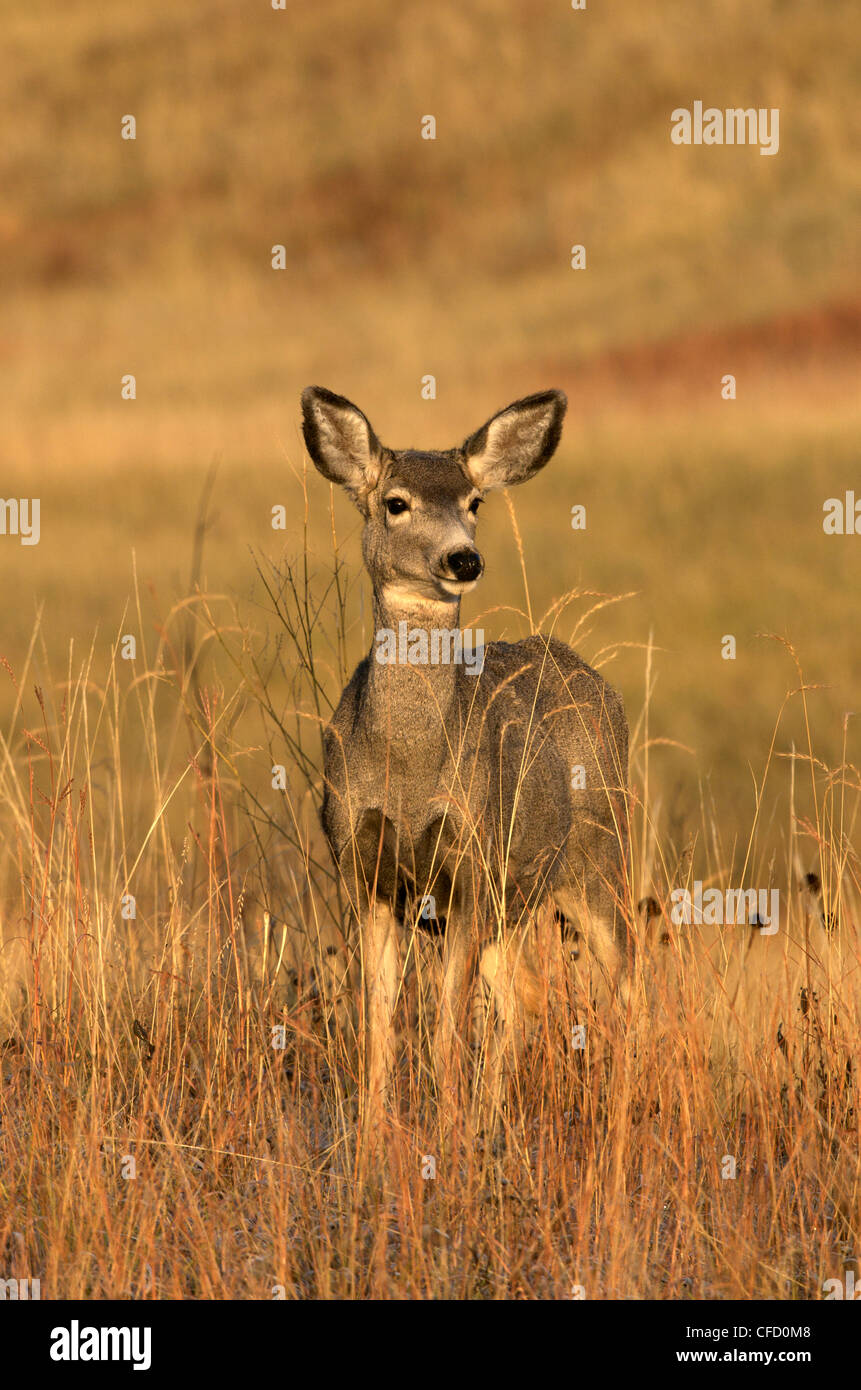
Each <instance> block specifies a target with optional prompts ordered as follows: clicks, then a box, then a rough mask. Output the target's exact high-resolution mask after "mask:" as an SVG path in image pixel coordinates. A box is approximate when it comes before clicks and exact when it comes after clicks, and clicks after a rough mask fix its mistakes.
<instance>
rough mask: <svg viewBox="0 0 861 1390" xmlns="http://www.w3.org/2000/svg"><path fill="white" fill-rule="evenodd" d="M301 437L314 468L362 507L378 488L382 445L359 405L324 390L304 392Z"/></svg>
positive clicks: (323, 388) (308, 388)
mask: <svg viewBox="0 0 861 1390" xmlns="http://www.w3.org/2000/svg"><path fill="white" fill-rule="evenodd" d="M302 433H303V434H304V436H305V446H306V448H307V450H308V453H309V454H310V455H311V458H312V460H313V462H314V464H315V466H316V467H317V468H318V469H319V470H320V472H321V473H322V474H323V477H324V478H328V479H329V482H330V483H338V484H339V486H341V487H343V488H346V490H347V492H349V494H350V496H351V497H352V498H353V500H354V501H355V502H358V503H359V505H360V506H361V505H362V504H363V502H364V499H365V497H366V496H367V495H368V493H369V492H371V491H372V489H373V488H374V487H375V486H376V482H377V479H378V477H379V472H380V453H381V451H380V441H379V440H378V439H377V436H376V435H375V434H374V431H373V430H372V429H371V426H370V423H369V421H368V420H367V419H366V418H365V416H364V415H363V414H362V412H361V410H360V409H359V407H358V406H357V405H353V403H352V401H348V400H347V399H346V397H345V396H336V395H335V393H334V391H327V390H326V388H325V387H324V386H307V387H306V388H305V390H304V391H303V392H302Z"/></svg>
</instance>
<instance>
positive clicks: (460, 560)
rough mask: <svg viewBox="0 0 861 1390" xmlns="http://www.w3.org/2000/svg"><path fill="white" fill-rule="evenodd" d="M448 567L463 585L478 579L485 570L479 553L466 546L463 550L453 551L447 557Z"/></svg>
mask: <svg viewBox="0 0 861 1390" xmlns="http://www.w3.org/2000/svg"><path fill="white" fill-rule="evenodd" d="M446 565H447V567H448V568H449V570H451V573H452V574H453V575H454V577H455V579H456V580H457V581H458V582H459V583H461V584H468V583H469V581H470V580H471V579H477V578H478V576H479V575H480V574H481V571H482V568H483V566H482V562H481V556H480V555H479V553H478V551H477V550H473V549H472V547H471V546H468V545H465V546H464V548H463V550H453V551H452V552H451V554H450V555H448V556H447V557H446Z"/></svg>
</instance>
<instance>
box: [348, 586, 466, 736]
mask: <svg viewBox="0 0 861 1390" xmlns="http://www.w3.org/2000/svg"><path fill="white" fill-rule="evenodd" d="M455 634H456V636H455ZM470 663H472V665H475V652H474V647H473V644H472V640H471V636H470V639H469V640H468V641H467V642H464V641H463V640H462V638H461V632H460V599H457V598H453V599H452V600H451V602H449V603H441V602H437V601H434V600H432V599H426V598H423V597H421V596H419V595H415V594H409V593H408V592H405V591H404V590H402V589H399V590H393V589H388V590H379V591H375V592H374V640H373V643H372V645H371V651H370V670H369V673H368V690H367V696H368V706H369V707H368V714H369V716H370V721H371V724H372V726H373V728H374V730H375V732H377V733H379V734H381V735H382V736H383V737H384V738H386V740H387V741H389V742H390V743H391V744H392V745H401V746H403V747H407V748H414V749H415V750H416V751H418V750H419V749H420V748H421V746H422V745H427V744H428V743H430V742H435V741H438V742H439V743H440V744H441V745H442V744H444V742H445V735H444V733H443V727H442V726H443V724H446V723H447V722H448V721H449V719H450V717H451V715H452V714H453V711H454V708H455V705H456V700H457V687H458V683H459V681H460V680H461V678H462V675H463V672H464V669H468V668H469V666H470Z"/></svg>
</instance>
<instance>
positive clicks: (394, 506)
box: [386, 497, 407, 516]
mask: <svg viewBox="0 0 861 1390" xmlns="http://www.w3.org/2000/svg"><path fill="white" fill-rule="evenodd" d="M406 510H407V504H406V502H405V501H404V499H403V497H387V498H386V511H387V512H388V514H389V516H400V514H401V512H405V511H406Z"/></svg>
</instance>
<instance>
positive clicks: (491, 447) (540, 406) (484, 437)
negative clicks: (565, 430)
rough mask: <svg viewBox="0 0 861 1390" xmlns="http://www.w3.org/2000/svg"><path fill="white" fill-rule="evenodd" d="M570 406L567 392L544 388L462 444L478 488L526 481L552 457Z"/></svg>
mask: <svg viewBox="0 0 861 1390" xmlns="http://www.w3.org/2000/svg"><path fill="white" fill-rule="evenodd" d="M567 405H568V401H567V399H566V396H565V393H564V391H542V392H541V393H540V394H539V395H537V396H526V397H524V399H523V400H522V401H515V402H514V404H513V405H509V406H506V408H505V410H500V411H499V413H498V414H497V415H494V416H493V417H492V419H490V420H488V422H487V424H486V425H482V427H481V429H480V430H477V431H476V433H475V434H471V435H470V436H469V439H467V440H466V442H465V444H464V446H463V452H464V456H465V459H466V466H467V468H468V470H469V474H470V477H471V478H472V480H473V482H474V483H475V486H476V487H480V488H481V489H482V490H483V491H484V490H485V489H487V488H494V487H510V486H511V485H512V484H513V483H525V482H526V479H527V478H531V477H532V475H533V473H537V472H538V470H539V468H543V467H544V465H545V463H547V462H548V460H549V459H551V458H552V457H553V454H554V452H555V450H556V445H557V444H558V443H559V437H560V435H561V434H562V421H563V419H564V417H565V410H566V407H567Z"/></svg>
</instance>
